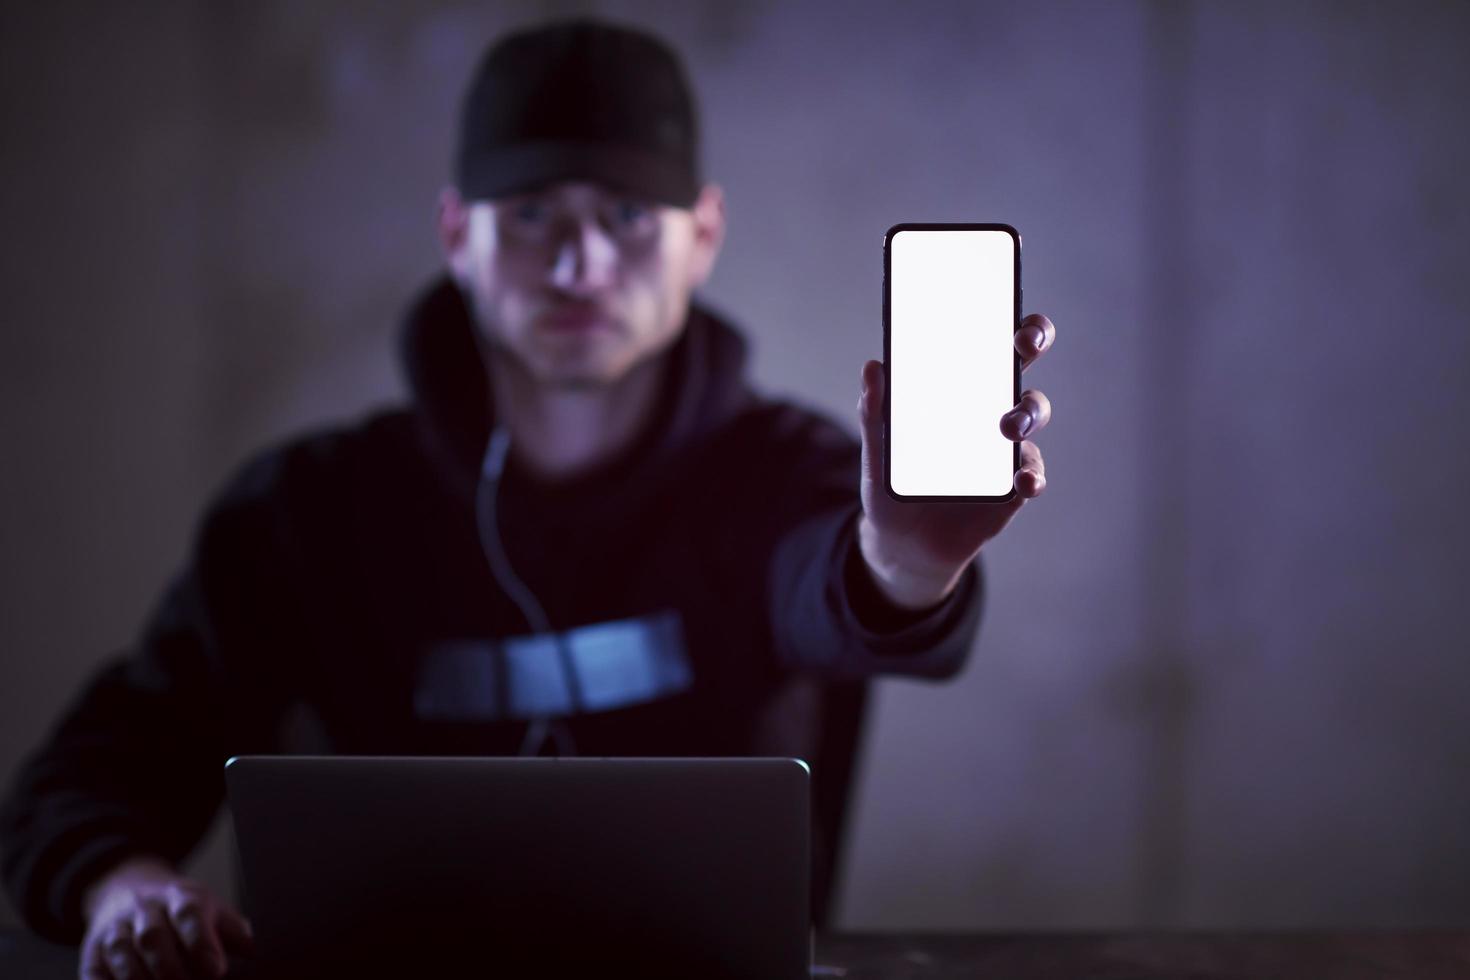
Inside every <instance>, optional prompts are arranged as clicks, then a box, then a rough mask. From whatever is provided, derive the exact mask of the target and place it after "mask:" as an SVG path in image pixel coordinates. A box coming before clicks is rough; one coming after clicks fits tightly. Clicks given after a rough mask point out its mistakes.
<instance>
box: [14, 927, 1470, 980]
mask: <svg viewBox="0 0 1470 980" xmlns="http://www.w3.org/2000/svg"><path fill="white" fill-rule="evenodd" d="M817 963H818V968H817V971H816V974H815V976H816V977H840V978H846V980H910V978H914V980H921V978H922V980H928V978H939V977H997V978H1002V977H1003V978H1006V980H1053V978H1056V980H1060V978H1066V980H1082V978H1086V980H1144V978H1150V977H1157V978H1163V977H1168V978H1170V980H1268V978H1269V980H1278V978H1281V980H1285V978H1297V977H1301V978H1310V980H1357V978H1360V977H1361V978H1364V980H1366V978H1370V977H1371V978H1373V980H1382V978H1391V977H1402V978H1406V980H1407V978H1413V980H1439V978H1442V977H1443V978H1450V977H1455V978H1463V977H1470V931H1456V932H1322V933H1197V932H1179V933H1015V934H1008V933H974V934H954V933H942V934H940V933H933V934H931V933H859V934H834V935H830V936H819V937H818V938H817ZM76 969H77V962H76V951H75V950H72V949H68V948H65V947H61V946H53V945H51V944H50V943H46V942H42V941H41V940H39V939H36V938H34V937H32V936H30V935H28V934H26V933H23V932H19V931H16V930H13V929H10V930H0V977H4V978H10V977H27V978H32V980H49V978H56V980H63V978H72V977H75V976H76Z"/></svg>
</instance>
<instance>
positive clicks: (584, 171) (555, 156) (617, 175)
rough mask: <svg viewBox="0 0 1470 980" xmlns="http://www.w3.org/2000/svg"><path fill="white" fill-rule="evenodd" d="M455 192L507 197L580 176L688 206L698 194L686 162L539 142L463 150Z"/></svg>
mask: <svg viewBox="0 0 1470 980" xmlns="http://www.w3.org/2000/svg"><path fill="white" fill-rule="evenodd" d="M459 171H460V173H459V192H460V193H461V194H462V195H464V197H465V198H466V199H469V200H481V199H494V198H497V197H509V196H511V195H513V194H519V193H524V192H526V191H531V190H535V189H537V188H538V187H543V186H545V185H546V184H550V183H556V182H558V181H574V180H585V181H589V182H591V183H596V184H602V185H604V186H606V187H608V188H611V189H613V190H616V191H620V192H622V193H625V194H632V195H635V196H637V197H641V198H646V199H648V200H652V201H658V202H660V203H663V204H671V205H674V206H675V207H681V208H687V207H689V206H690V205H691V204H693V203H694V199H695V198H696V197H697V196H698V195H699V180H698V178H697V177H696V176H695V175H694V174H693V173H692V172H691V171H690V169H689V168H688V167H685V166H681V165H680V164H678V163H676V162H673V161H671V160H669V159H668V157H667V156H662V155H658V154H655V153H652V152H650V151H648V150H645V149H642V148H640V147H628V146H615V145H609V144H606V143H574V142H540V143H521V144H518V145H516V146H500V147H488V148H485V149H481V150H473V149H470V150H467V151H466V152H465V153H464V155H463V156H462V157H461V159H460V161H459Z"/></svg>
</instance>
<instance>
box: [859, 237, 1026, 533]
mask: <svg viewBox="0 0 1470 980" xmlns="http://www.w3.org/2000/svg"><path fill="white" fill-rule="evenodd" d="M901 231H1003V232H1005V233H1006V234H1008V235H1010V236H1011V244H1012V248H1013V249H1014V253H1013V254H1014V255H1015V283H1014V284H1013V286H1012V289H1011V300H1012V304H1013V307H1014V308H1013V309H1012V311H1011V364H1012V369H1011V388H1012V391H1011V402H1012V403H1013V404H1014V403H1016V402H1019V401H1020V400H1021V355H1020V352H1018V351H1017V350H1016V344H1015V335H1016V331H1017V330H1019V329H1020V328H1021V233H1020V232H1018V231H1017V230H1016V229H1015V228H1014V227H1012V226H1011V225H1008V224H1005V223H1003V222H921V221H904V222H900V223H898V224H896V225H894V226H893V227H891V228H889V229H888V231H887V232H886V233H885V234H884V236H883V371H884V374H885V376H886V378H887V379H888V381H889V382H890V383H888V384H885V385H884V389H883V489H884V491H885V492H886V493H887V494H888V496H889V497H891V498H893V499H894V500H912V501H930V500H932V501H950V502H954V503H985V504H1003V503H1007V502H1008V501H1011V500H1014V499H1015V497H1016V483H1015V474H1016V472H1017V471H1018V470H1020V468H1021V443H1020V442H1015V443H1013V445H1012V450H1011V489H1010V492H1009V493H1005V494H1002V495H1000V496H991V497H987V496H913V495H907V494H901V493H898V492H896V491H895V490H894V489H893V480H892V477H891V475H890V474H891V473H892V460H891V459H890V454H889V437H888V434H889V428H890V425H889V401H890V399H891V397H892V395H893V385H892V384H891V381H892V375H891V374H890V373H889V371H888V369H889V365H891V364H892V363H893V350H892V340H893V338H892V320H891V317H890V312H891V311H890V308H889V293H888V277H889V274H890V272H891V269H892V263H893V236H894V235H897V234H898V233H899V232H901ZM995 424H996V425H997V426H999V425H1000V420H999V419H996V420H995Z"/></svg>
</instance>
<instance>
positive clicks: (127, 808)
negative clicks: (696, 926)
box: [0, 21, 1055, 978]
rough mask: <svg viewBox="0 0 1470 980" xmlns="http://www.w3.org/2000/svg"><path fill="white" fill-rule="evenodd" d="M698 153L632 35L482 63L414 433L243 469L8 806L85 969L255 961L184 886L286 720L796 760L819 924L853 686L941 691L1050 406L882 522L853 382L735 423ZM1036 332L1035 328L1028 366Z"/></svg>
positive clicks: (388, 433) (388, 425)
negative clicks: (956, 486) (1001, 474)
mask: <svg viewBox="0 0 1470 980" xmlns="http://www.w3.org/2000/svg"><path fill="white" fill-rule="evenodd" d="M696 145H697V139H696V131H695V111H694V106H693V102H692V98H691V96H690V94H689V92H688V88H687V85H686V83H685V81H684V77H683V72H682V69H681V67H680V65H679V63H678V60H677V57H676V56H675V55H674V54H673V53H672V52H671V51H669V50H668V49H667V48H666V47H665V46H664V45H663V44H662V43H661V42H659V41H657V40H655V39H653V38H651V37H649V36H647V35H644V34H641V33H637V32H633V31H629V30H625V29H621V28H617V27H613V26H609V25H605V24H601V23H597V22H588V21H575V22H569V23H562V24H557V25H553V26H550V27H547V28H542V29H538V30H533V31H529V32H525V33H521V34H518V35H514V36H511V37H509V38H507V39H505V40H503V41H502V42H501V43H499V44H498V45H497V46H495V47H494V48H492V49H491V51H490V52H489V53H488V54H487V56H486V58H485V60H484V61H483V62H482V63H481V66H480V68H479V71H478V73H477V75H476V77H475V79H474V80H473V82H472V85H471V87H470V90H469V93H468V96H467V98H466V101H465V105H464V112H463V118H462V122H461V132H460V144H459V150H458V155H457V158H456V173H455V182H454V186H453V187H452V188H449V189H446V190H445V191H444V192H443V193H442V195H441V197H440V201H439V214H438V232H439V238H440V241H441V244H442V246H443V251H444V255H445V260H446V265H447V269H448V275H447V276H446V277H445V278H444V279H443V280H442V281H440V282H438V283H436V284H434V285H432V286H431V287H430V288H429V289H428V290H427V291H426V292H425V293H424V295H423V296H422V297H421V298H420V299H419V300H418V302H417V303H416V304H415V306H414V308H413V309H412V311H411V313H410V314H409V316H408V318H407V321H406V324H405V329H404V333H403V338H404V339H403V350H402V354H403V359H404V363H405V366H406V369H407V373H408V376H409V380H410V384H411V387H412V391H413V404H412V406H411V407H410V408H407V409H404V410H398V411H390V412H386V413H383V414H380V415H378V416H376V417H373V418H371V419H369V420H367V421H366V422H364V423H362V424H360V425H358V426H355V427H352V428H346V429H342V430H339V431H334V432H330V433H326V434H319V435H314V436H310V437H307V438H303V439H299V440H296V441H293V442H291V443H289V444H287V445H285V446H283V447H279V448H276V449H274V450H272V451H270V452H267V453H265V454H263V455H262V456H261V457H259V458H257V459H256V460H254V461H253V462H251V463H250V464H249V465H247V466H246V467H245V468H244V469H243V470H242V472H241V473H240V474H238V475H237V477H236V478H235V480H234V481H233V482H232V483H231V484H230V485H229V486H228V487H227V489H226V490H225V491H224V492H223V493H222V494H221V496H220V497H219V498H218V499H217V500H216V501H215V502H214V503H213V505H212V507H211V508H210V510H209V512H208V514H207V516H206V518H205V520H204V521H203V523H202V526H201V528H200V530H199V533H198V537H197V540H196V547H195V549H194V552H193V554H192V557H191V559H190V562H189V564H188V566H187V567H186V568H185V570H184V572H183V573H182V574H181V575H180V577H179V578H178V579H177V580H176V581H175V583H174V584H173V586H172V588H171V589H170V590H169V591H168V592H167V594H166V595H165V597H164V599H163V601H162V603H161V605H160V606H159V608H158V610H157V611H156V613H155V614H154V616H153V618H152V619H151V621H150V623H149V625H148V627H147V628H146V630H145V632H144V635H143V637H142V639H141V641H140V642H139V644H138V646H137V648H136V650H135V651H134V652H133V653H132V654H131V655H130V656H128V657H126V658H123V659H120V660H119V661H117V662H115V663H113V664H111V665H109V666H107V667H106V668H105V669H103V670H102V671H101V672H100V673H99V674H98V675H97V676H96V677H95V678H94V679H93V680H92V682H91V683H90V685H89V686H88V687H87V688H86V689H85V690H84V691H83V693H82V695H81V697H80V698H79V699H78V701H77V702H76V703H75V704H74V705H72V706H71V708H70V709H69V710H68V711H67V713H66V714H65V716H64V717H63V719H62V720H61V723H60V725H59V726H58V728H57V729H56V731H55V732H54V733H53V734H52V736H51V737H50V739H49V740H48V742H47V743H46V744H45V745H44V746H43V747H42V748H41V749H40V750H39V751H38V752H37V753H36V754H35V755H34V756H33V757H32V758H31V759H30V760H29V761H28V762H27V764H26V765H25V766H24V767H23V769H22V771H21V772H20V773H19V775H18V777H17V780H16V783H15V785H14V787H13V788H12V790H11V793H10V796H9V798H8V801H7V804H6V807H5V816H4V820H3V823H0V830H3V844H4V855H3V857H4V865H3V868H4V875H5V882H6V885H7V886H8V888H9V889H10V891H11V894H12V895H13V896H14V897H15V899H16V902H17V905H18V906H19V907H20V908H21V910H22V911H23V913H24V914H25V915H26V917H27V920H28V921H29V922H30V923H31V924H32V926H33V927H34V928H35V929H36V930H37V931H39V932H41V933H42V934H44V935H47V936H49V937H52V938H55V939H58V940H62V941H70V942H76V941H78V940H79V939H80V940H81V942H82V955H81V969H82V975H83V976H84V977H88V978H100V977H117V978H125V977H144V976H156V977H173V976H187V975H204V976H218V975H219V974H220V973H221V972H222V971H223V968H224V965H225V954H226V952H228V951H230V950H232V949H242V948H245V947H247V946H248V943H249V926H248V924H247V923H246V922H245V921H244V920H243V918H241V916H240V915H239V913H238V912H236V911H234V910H233V909H232V908H230V907H229V905H228V904H227V903H226V902H225V901H223V900H222V899H221V898H219V897H217V896H214V895H211V894H209V893H208V891H207V890H205V889H204V888H203V887H201V886H200V885H198V884H196V883H193V882H190V881H188V880H186V879H184V878H182V877H181V876H180V875H179V873H178V872H177V870H176V868H177V866H178V865H179V863H180V862H181V861H182V859H183V858H184V857H185V856H186V855H187V853H188V852H189V850H190V849H191V848H192V847H193V846H194V845H195V844H196V843H197V841H198V840H199V838H200V836H201V835H202V833H203V832H204V830H205V829H206V827H207V826H208V824H209V822H210V820H211V819H212V817H213V815H214V814H215V813H216V811H217V809H218V807H219V804H220V802H221V796H222V776H221V766H222V763H223V761H224V759H225V758H227V757H228V756H230V755H233V754H246V753H262V752H280V751H286V750H290V749H291V748H292V747H293V743H292V742H291V741H290V739H289V738H288V737H287V736H286V735H285V734H283V732H286V731H288V730H289V729H290V728H291V726H290V725H289V724H287V723H288V722H289V721H290V720H291V719H301V718H306V719H308V720H309V721H310V723H311V726H312V727H314V729H315V730H316V731H317V733H318V738H319V739H321V740H322V741H324V742H325V747H326V748H328V749H330V750H331V751H336V752H343V753H355V754H367V753H371V754H477V755H494V754H517V753H520V754H535V753H540V752H547V751H555V752H560V753H569V752H578V751H582V752H588V753H594V754H598V755H742V754H792V755H801V756H803V757H806V758H809V759H811V760H813V767H814V781H815V790H816V794H817V797H818V800H817V807H818V810H819V811H821V812H819V814H818V816H819V818H820V819H819V826H818V827H817V828H816V831H817V840H816V844H817V863H818V868H817V880H816V882H815V885H816V888H815V891H816V893H817V909H816V914H817V915H818V917H819V918H820V916H821V915H822V914H823V911H824V909H825V901H826V892H827V889H828V888H829V887H830V876H831V860H832V848H833V846H834V844H835V840H834V837H835V832H836V829H837V828H838V827H839V825H840V814H841V809H842V803H843V796H844V793H845V788H846V778H847V769H848V766H849V765H850V761H851V755H852V750H853V745H852V728H853V727H854V725H853V723H854V721H855V714H854V712H855V711H856V710H857V708H859V707H860V704H861V691H862V681H863V679H865V678H868V677H871V676H873V675H875V674H878V673H892V674H904V675H909V676H918V677H932V678H942V677H948V676H952V675H953V674H954V673H956V672H957V671H958V670H959V669H960V667H961V666H962V664H963V660H964V657H965V653H966V651H967V650H968V648H969V647H970V645H971V643H972V641H973V639H974V636H975V633H976V630H977V628H978V622H979V615H980V606H981V599H982V594H981V585H982V583H981V575H980V567H979V563H978V561H977V560H976V556H977V554H978V552H979V550H980V548H981V546H982V545H983V544H984V542H986V541H987V540H989V539H990V538H992V537H994V536H995V535H996V534H997V533H999V532H1000V531H1001V530H1002V528H1004V527H1005V526H1006V524H1007V523H1008V522H1009V521H1010V520H1011V518H1012V517H1013V516H1014V514H1015V513H1016V511H1017V510H1018V509H1019V508H1020V506H1021V504H1022V502H1023V501H1024V500H1025V499H1026V498H1029V497H1034V496H1036V495H1037V494H1039V493H1041V492H1042V490H1043V488H1044V486H1045V476H1044V467H1043V464H1042V460H1041V455H1040V453H1039V452H1038V450H1037V449H1036V447H1035V446H1034V444H1032V443H1031V442H1030V441H1027V440H1026V437H1027V436H1028V435H1034V434H1035V432H1036V431H1038V430H1039V429H1041V428H1042V427H1043V426H1045V425H1046V423H1047V421H1048V418H1049V415H1050V406H1049V403H1048V402H1047V400H1046V397H1045V396H1044V395H1042V394H1041V393H1040V392H1034V391H1028V392H1027V393H1026V394H1025V395H1024V396H1023V398H1022V400H1021V402H1020V403H1019V404H1018V405H1017V407H1016V408H1015V409H1014V410H1013V411H1011V412H1010V413H1008V414H1007V415H1006V416H1005V417H1004V418H1003V419H1000V420H998V422H999V424H1000V426H1001V429H1002V431H1003V432H1004V433H1005V434H1006V435H1007V436H1008V437H1009V438H1012V439H1015V440H1018V441H1021V442H1022V469H1021V470H1020V472H1019V473H1018V474H1017V477H1016V485H1017V490H1018V497H1017V498H1016V500H1015V501H1013V502H1012V503H1008V504H1004V505H997V506H976V505H963V504H919V503H899V502H897V501H895V500H893V499H891V498H890V497H889V496H888V495H887V494H886V493H885V492H884V490H883V479H882V472H881V467H882V451H881V439H882V437H883V434H882V404H883V398H884V387H885V379H884V372H883V368H882V365H881V364H879V363H878V362H876V361H869V362H867V363H866V364H865V365H863V368H862V371H861V395H860V398H859V402H858V421H859V427H860V430H861V434H862V440H861V445H860V446H859V445H857V444H854V443H853V442H852V441H851V440H850V439H849V438H848V437H847V436H846V435H845V434H844V433H843V432H842V431H841V430H840V429H838V428H837V427H836V426H834V425H833V424H831V423H829V422H827V421H825V420H823V419H821V418H819V417H816V416H814V415H812V414H810V413H808V412H805V411H802V410H799V409H797V408H795V407H793V406H791V405H788V404H785V403H780V402H771V401H765V400H762V399H760V398H758V397H757V396H756V395H755V394H754V393H753V392H752V391H751V389H750V388H749V387H748V385H747V383H746V381H745V378H744V372H743V362H744V345H743V342H742V341H741V339H740V337H739V335H738V334H737V333H736V332H735V331H734V329H733V328H732V327H730V326H729V325H727V324H726V323H725V322H723V321H722V320H721V319H720V318H718V317H717V316H715V315H714V314H712V313H710V312H709V311H708V310H705V309H704V308H702V307H701V306H699V305H698V304H695V303H692V302H691V296H692V293H693V291H694V290H695V289H696V288H697V287H699V286H700V285H701V284H702V283H704V282H705V280H706V279H707V277H708V276H709V274H710V271H711V269H712V268H713V265H714V262H715V259H716V256H717V255H718V253H719V249H720V245H721V241H722V239H723V235H724V210H723V202H722V199H721V194H720V191H719V189H718V187H716V186H715V185H713V184H707V183H703V182H702V181H701V180H700V179H699V171H698V166H697V159H696ZM1054 336H1055V329H1054V327H1053V326H1052V325H1051V323H1050V321H1048V320H1047V319H1046V318H1045V317H1040V316H1032V317H1028V318H1027V319H1026V320H1025V321H1024V322H1023V323H1022V325H1021V329H1020V330H1019V331H1018V333H1017V336H1016V346H1017V349H1018V351H1019V353H1020V354H1021V356H1022V358H1023V362H1024V363H1029V362H1030V361H1032V360H1034V359H1035V357H1036V356H1038V355H1039V354H1040V352H1041V351H1042V350H1044V349H1046V348H1048V347H1049V346H1050V345H1051V343H1052V340H1053V338H1054ZM844 720H845V722H846V723H847V724H848V728H847V730H846V732H845V734H841V733H839V735H838V736H837V737H833V735H832V732H833V731H834V726H837V727H840V725H839V723H842V722H844ZM824 814H825V816H824Z"/></svg>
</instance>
